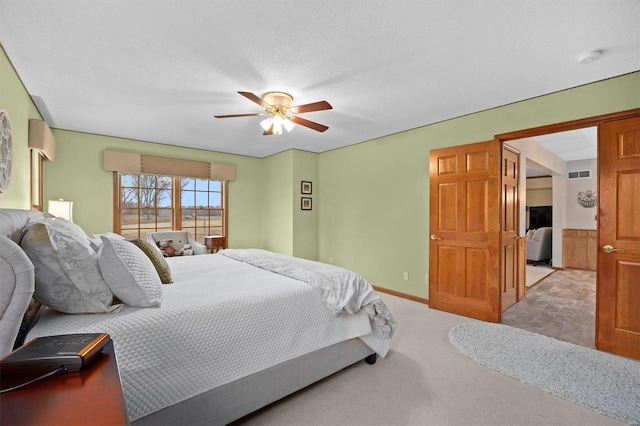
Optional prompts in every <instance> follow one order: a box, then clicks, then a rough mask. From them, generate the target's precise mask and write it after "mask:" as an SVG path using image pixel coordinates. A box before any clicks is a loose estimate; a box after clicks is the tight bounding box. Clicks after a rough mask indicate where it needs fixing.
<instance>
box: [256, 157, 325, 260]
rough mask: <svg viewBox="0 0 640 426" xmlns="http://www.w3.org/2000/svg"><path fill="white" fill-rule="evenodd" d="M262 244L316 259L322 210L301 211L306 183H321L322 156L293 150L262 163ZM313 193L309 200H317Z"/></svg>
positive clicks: (281, 251) (268, 248)
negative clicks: (319, 162)
mask: <svg viewBox="0 0 640 426" xmlns="http://www.w3.org/2000/svg"><path fill="white" fill-rule="evenodd" d="M262 161H263V163H264V164H263V171H264V182H263V187H262V191H263V192H262V241H263V246H264V248H266V249H267V250H271V251H275V252H278V253H284V254H288V255H292V256H297V257H303V258H306V259H312V260H316V259H317V258H318V208H317V205H316V206H313V208H312V210H310V211H309V210H304V211H303V210H301V209H300V203H301V200H300V197H301V196H302V194H301V193H300V186H301V182H302V181H308V182H312V184H317V176H318V154H315V153H311V152H306V151H299V150H289V151H285V152H282V153H280V154H276V155H272V156H270V157H267V158H265V159H263V160H262ZM313 196H314V195H313V194H311V195H305V197H311V198H313Z"/></svg>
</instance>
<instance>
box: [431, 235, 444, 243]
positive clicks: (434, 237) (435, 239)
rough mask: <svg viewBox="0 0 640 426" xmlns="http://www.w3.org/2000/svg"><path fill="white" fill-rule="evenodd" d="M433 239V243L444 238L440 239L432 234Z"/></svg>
mask: <svg viewBox="0 0 640 426" xmlns="http://www.w3.org/2000/svg"><path fill="white" fill-rule="evenodd" d="M429 238H431V239H432V240H433V241H440V240H441V239H442V238H440V237H438V236H437V235H436V234H431V237H429Z"/></svg>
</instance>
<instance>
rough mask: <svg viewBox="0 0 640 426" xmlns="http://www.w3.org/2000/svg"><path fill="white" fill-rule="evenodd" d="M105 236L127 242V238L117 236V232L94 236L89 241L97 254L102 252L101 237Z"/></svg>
mask: <svg viewBox="0 0 640 426" xmlns="http://www.w3.org/2000/svg"><path fill="white" fill-rule="evenodd" d="M103 235H104V236H106V237H109V238H111V239H114V238H115V239H120V240H126V238H125V237H123V236H122V235H120V234H116V233H115V232H105V233H104V234H93V238H90V239H89V243H90V244H91V248H92V249H93V250H94V251H95V252H96V253H97V252H98V251H99V250H100V247H101V246H102V239H101V238H100V237H102V236H103Z"/></svg>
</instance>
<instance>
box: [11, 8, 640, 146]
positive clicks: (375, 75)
mask: <svg viewBox="0 0 640 426" xmlns="http://www.w3.org/2000/svg"><path fill="white" fill-rule="evenodd" d="M0 42H1V43H2V45H3V47H4V49H5V51H6V52H7V55H8V56H9V58H10V60H11V61H12V63H13V64H14V66H15V68H16V70H17V72H18V74H19V75H20V77H21V78H22V80H23V82H24V84H25V86H26V88H27V90H28V91H29V93H30V94H31V95H32V97H33V98H34V100H35V102H36V105H37V106H38V108H39V109H40V112H41V113H42V114H43V115H44V116H45V119H46V120H47V121H48V122H49V125H50V126H51V127H55V128H61V129H69V130H76V131H82V132H90V133H96V134H103V135H111V136H119V137H124V138H131V139H139V140H144V141H152V142H159V143H165V144H171V145H182V146H188V147H194V148H201V149H208V150H214V151H221V152H229V153H236V154H242V155H249V156H255V157H265V156H268V155H271V154H274V153H277V152H281V151H284V150H287V149H290V148H297V149H301V150H307V151H312V152H323V151H327V150H331V149H335V148H339V147H342V146H346V145H351V144H355V143H359V142H363V141H366V140H370V139H374V138H378V137H382V136H386V135H389V134H393V133H397V132H401V131H404V130H408V129H412V128H416V127H420V126H423V125H427V124H430V123H434V122H439V121H442V120H447V119H450V118H453V117H458V116H461V115H465V114H469V113H472V112H475V111H480V110H485V109H488V108H493V107H496V106H500V105H505V104H508V103H512V102H517V101H520V100H524V99H528V98H532V97H536V96H540V95H544V94H547V93H552V92H556V91H559V90H564V89H567V88H570V87H575V86H579V85H583V84H587V83H590V82H594V81H598V80H602V79H606V78H610V77H614V76H618V75H622V74H626V73H629V72H633V71H637V70H639V69H640V2H639V1H638V0H616V1H614V2H612V1H609V0H599V1H593V0H564V1H557V0H552V1H550V0H518V1H513V0H482V1H471V0H466V1H464V0H463V1H449V0H436V1H424V0H420V1H371V0H367V1H364V0H355V1H337V0H330V1H316V2H312V1H293V0H290V1H278V0H275V1H271V2H264V1H257V0H247V1H211V0H179V1H178V0H174V1H151V0H147V1H142V0H138V1H131V0H109V1H87V2H79V1H69V0H67V1H56V0H51V1H35V0H0ZM592 49H603V50H604V54H603V56H602V58H601V59H600V60H598V61H595V62H592V63H590V64H579V63H578V62H577V61H576V56H577V55H578V54H580V53H582V52H584V51H588V50H592ZM239 90H242V91H249V92H253V93H255V94H257V95H259V96H261V95H262V94H263V93H264V92H267V91H273V90H276V91H284V92H288V93H290V94H291V95H293V97H294V104H304V103H309V102H315V101H319V100H326V101H328V102H329V103H331V104H332V105H333V109H332V110H329V111H319V112H311V113H307V114H303V115H301V116H302V117H304V118H306V119H309V120H313V121H316V122H319V123H322V124H325V125H327V126H329V130H327V131H326V132H324V133H318V132H315V131H313V130H310V129H307V128H304V127H301V126H296V128H295V129H294V130H293V131H292V132H291V133H288V134H284V135H281V136H262V129H261V128H260V126H259V121H260V120H261V119H260V118H259V117H247V118H233V119H215V118H213V116H214V115H220V114H236V113H258V112H261V109H260V107H259V106H258V105H256V104H254V103H252V102H250V101H249V100H247V99H246V98H243V97H242V96H240V95H238V94H237V93H236V92H237V91H239ZM514 130H516V129H514Z"/></svg>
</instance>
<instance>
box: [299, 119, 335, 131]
mask: <svg viewBox="0 0 640 426" xmlns="http://www.w3.org/2000/svg"><path fill="white" fill-rule="evenodd" d="M291 121H293V122H294V123H296V124H299V125H301V126H304V127H308V128H310V129H313V130H317V131H318V132H324V131H325V130H327V129H328V127H327V126H325V125H324V124H320V123H316V122H314V121H310V120H305V119H304V118H300V117H292V118H291Z"/></svg>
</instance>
